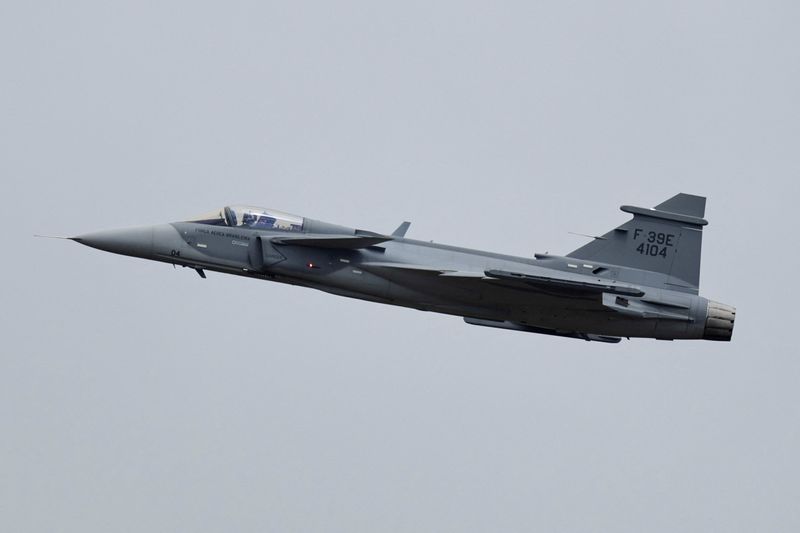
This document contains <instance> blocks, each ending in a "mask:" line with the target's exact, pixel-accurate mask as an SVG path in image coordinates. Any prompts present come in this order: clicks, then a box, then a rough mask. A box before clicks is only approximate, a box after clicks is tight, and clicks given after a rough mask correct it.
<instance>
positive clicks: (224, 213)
mask: <svg viewBox="0 0 800 533" xmlns="http://www.w3.org/2000/svg"><path fill="white" fill-rule="evenodd" d="M188 222H197V223H199V224H211V225H214V226H231V227H240V228H254V229H271V230H279V231H303V222H304V219H303V217H299V216H297V215H290V214H289V213H284V212H282V211H276V210H274V209H265V208H263V207H253V206H250V205H229V206H226V207H223V208H222V209H220V210H218V211H212V212H211V213H207V214H205V215H202V216H200V217H195V218H194V219H192V220H189V221H188Z"/></svg>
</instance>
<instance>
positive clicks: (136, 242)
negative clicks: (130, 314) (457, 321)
mask: <svg viewBox="0 0 800 533" xmlns="http://www.w3.org/2000/svg"><path fill="white" fill-rule="evenodd" d="M126 232H127V233H126ZM361 233H369V234H370V235H377V234H372V233H370V232H359V230H355V229H352V228H346V227H343V226H337V225H333V224H328V223H324V222H319V221H314V220H311V219H305V221H304V224H303V229H302V231H297V230H296V229H295V230H294V231H286V230H282V229H274V228H254V227H247V226H234V225H222V224H209V223H205V222H175V223H171V224H162V225H157V226H150V227H145V228H134V229H130V230H116V231H112V232H98V233H94V234H88V235H84V236H81V237H77V238H75V240H78V241H79V242H82V243H83V244H87V245H89V246H92V247H95V248H99V249H103V250H106V251H111V252H115V253H121V254H124V255H130V256H135V257H141V258H144V259H150V260H155V261H161V262H165V263H170V264H174V265H181V266H185V267H189V268H193V269H196V270H198V272H200V273H203V272H204V271H206V270H208V271H216V272H223V273H228V274H236V275H239V276H246V277H251V278H257V279H261V280H269V281H275V282H280V283H288V284H293V285H299V286H303V287H310V288H314V289H319V290H322V291H325V292H328V293H332V294H336V295H340V296H347V297H351V298H358V299H361V300H367V301H371V302H378V303H384V304H391V305H397V306H403V307H408V308H414V309H419V310H423V311H433V312H438V313H445V314H450V315H457V316H461V317H465V319H466V320H467V321H468V322H470V320H473V321H472V322H470V323H479V324H480V325H496V327H508V326H506V325H508V324H512V325H513V327H508V329H522V330H530V331H537V330H539V329H541V330H542V331H538V332H550V333H553V334H567V336H575V335H574V334H580V335H586V334H590V335H601V336H612V337H653V338H662V339H698V338H703V337H704V329H705V328H706V319H707V313H708V308H709V302H708V300H706V299H705V298H703V297H700V296H699V295H697V294H695V293H693V291H692V290H690V289H687V288H685V287H681V286H680V284H675V289H674V290H670V289H666V288H664V284H663V283H662V282H663V280H661V279H660V278H659V279H657V280H656V281H658V282H659V284H660V285H661V286H660V288H656V287H653V288H648V289H647V291H646V293H647V294H646V298H648V299H649V301H651V302H657V303H658V304H657V305H660V306H662V307H659V309H661V308H663V306H666V308H667V309H672V310H674V311H675V312H679V314H680V316H681V317H682V318H681V319H675V318H670V317H669V315H668V314H664V315H660V316H661V318H658V317H651V318H647V317H644V316H642V314H641V313H639V314H635V313H626V312H624V311H625V309H622V308H620V305H622V304H620V305H617V306H616V308H614V307H610V306H609V299H608V297H606V296H604V295H602V294H596V293H591V294H587V293H585V292H581V291H574V292H572V293H570V292H569V291H567V292H566V293H565V291H564V290H552V291H550V290H547V289H546V288H545V289H542V288H541V287H539V288H537V289H535V290H520V286H519V284H515V283H506V282H504V281H503V280H489V282H486V277H485V276H484V273H485V272H487V271H506V272H514V273H519V274H522V275H529V276H538V277H547V278H563V277H568V278H569V279H571V280H582V279H584V278H585V279H586V280H587V281H590V282H592V283H596V282H601V283H607V284H611V285H613V284H617V283H627V282H636V283H639V284H640V285H641V284H645V283H646V282H647V280H648V279H651V278H653V276H654V274H653V273H652V272H643V271H635V269H626V268H622V267H618V266H615V265H607V264H601V263H597V262H592V263H588V262H586V261H580V260H574V259H571V258H567V257H558V256H537V257H536V258H524V257H515V256H510V255H503V254H497V253H491V252H486V251H481V250H472V249H467V248H460V247H456V246H448V245H443V244H438V243H433V242H425V241H418V240H413V239H406V238H404V237H402V236H392V237H387V238H386V239H385V240H383V241H382V242H380V243H378V244H374V245H369V246H361V247H347V246H344V247H336V246H329V245H325V244H324V243H323V245H320V246H315V245H310V246H309V245H293V244H292V243H281V238H282V237H284V236H286V235H295V234H298V235H320V236H328V235H344V236H358V235H359V234H361ZM481 279H482V280H483V281H481V282H480V283H478V282H477V281H478V280H481ZM653 279H655V278H653ZM612 298H614V297H613V296H612ZM642 300H643V303H642V305H645V306H646V305H651V304H648V303H647V301H648V300H645V299H644V298H642ZM624 301H625V302H627V299H624ZM616 302H617V303H620V297H616ZM653 305H656V304H653ZM625 306H626V307H627V303H626V304H625ZM620 311H623V312H620ZM665 317H666V318H665ZM475 320H477V321H478V322H475ZM480 321H487V322H486V323H480ZM504 324H506V325H504ZM525 328H530V329H525Z"/></svg>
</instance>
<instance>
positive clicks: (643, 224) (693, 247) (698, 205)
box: [567, 193, 708, 288]
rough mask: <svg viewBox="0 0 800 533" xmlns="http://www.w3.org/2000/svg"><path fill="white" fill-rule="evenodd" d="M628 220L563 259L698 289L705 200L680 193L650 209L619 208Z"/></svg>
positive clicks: (705, 222) (704, 223) (626, 206)
mask: <svg viewBox="0 0 800 533" xmlns="http://www.w3.org/2000/svg"><path fill="white" fill-rule="evenodd" d="M620 209H621V210H622V211H624V212H626V213H630V214H632V215H633V218H632V219H631V220H629V221H628V222H626V223H625V224H622V225H621V226H619V227H618V228H615V229H613V230H611V231H609V232H608V233H606V234H605V235H603V236H602V237H601V238H597V239H595V240H594V241H592V242H590V243H588V244H586V245H585V246H582V247H580V248H578V249H577V250H575V251H574V252H572V253H570V254H568V255H567V257H574V258H576V259H584V260H587V261H597V262H601V263H610V264H614V265H620V266H624V267H628V268H637V269H640V270H649V271H651V272H660V273H662V274H666V275H668V276H673V277H675V278H678V279H679V280H682V281H684V282H686V283H688V284H689V285H690V286H691V287H693V288H698V287H699V286H700V249H701V246H702V240H703V226H705V225H706V224H708V222H707V221H706V220H704V219H703V216H704V215H705V209H706V199H705V198H704V197H702V196H694V195H691V194H684V193H680V194H677V195H675V196H673V197H672V198H670V199H669V200H667V201H665V202H662V203H660V204H658V205H657V206H655V207H654V208H653V209H645V208H642V207H633V206H628V205H623V206H622V207H620Z"/></svg>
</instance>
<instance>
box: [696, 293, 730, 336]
mask: <svg viewBox="0 0 800 533" xmlns="http://www.w3.org/2000/svg"><path fill="white" fill-rule="evenodd" d="M735 320H736V308H735V307H733V306H732V305H725V304H721V303H719V302H712V301H711V300H709V301H708V311H707V312H706V329H705V330H704V331H703V338H704V339H706V340H709V341H729V340H731V336H732V335H733V323H734V321H735Z"/></svg>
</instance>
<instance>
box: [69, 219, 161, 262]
mask: <svg viewBox="0 0 800 533" xmlns="http://www.w3.org/2000/svg"><path fill="white" fill-rule="evenodd" d="M72 240H73V241H76V242H79V243H81V244H85V245H86V246H91V247H92V248H97V249H98V250H103V251H106V252H111V253H115V254H122V255H131V256H133V257H144V258H148V259H149V258H150V256H151V255H152V253H153V227H152V226H146V227H143V228H127V229H114V230H107V231H95V232H93V233H87V234H85V235H78V236H77V237H72Z"/></svg>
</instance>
